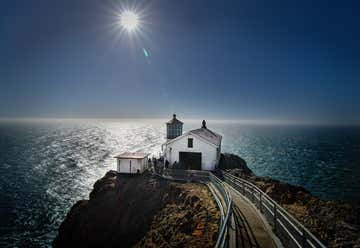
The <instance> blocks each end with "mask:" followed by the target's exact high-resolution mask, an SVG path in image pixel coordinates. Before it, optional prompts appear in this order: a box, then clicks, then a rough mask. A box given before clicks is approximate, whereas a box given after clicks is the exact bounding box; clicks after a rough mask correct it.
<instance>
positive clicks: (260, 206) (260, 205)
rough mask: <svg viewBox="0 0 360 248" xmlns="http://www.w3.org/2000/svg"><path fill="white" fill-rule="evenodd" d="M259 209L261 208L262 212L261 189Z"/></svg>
mask: <svg viewBox="0 0 360 248" xmlns="http://www.w3.org/2000/svg"><path fill="white" fill-rule="evenodd" d="M259 203H260V204H259V209H260V213H262V192H261V191H260V201H259Z"/></svg>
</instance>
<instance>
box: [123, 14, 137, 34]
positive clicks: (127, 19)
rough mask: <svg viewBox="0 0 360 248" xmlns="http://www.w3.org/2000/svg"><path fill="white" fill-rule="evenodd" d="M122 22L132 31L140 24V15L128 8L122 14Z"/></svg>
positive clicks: (125, 27) (124, 26)
mask: <svg viewBox="0 0 360 248" xmlns="http://www.w3.org/2000/svg"><path fill="white" fill-rule="evenodd" d="M120 24H121V26H122V27H123V28H124V29H126V30H127V31H129V32H131V31H133V30H135V29H136V27H137V26H138V25H139V17H138V15H137V14H136V13H134V12H132V11H129V10H126V11H124V12H123V13H122V14H121V16H120Z"/></svg>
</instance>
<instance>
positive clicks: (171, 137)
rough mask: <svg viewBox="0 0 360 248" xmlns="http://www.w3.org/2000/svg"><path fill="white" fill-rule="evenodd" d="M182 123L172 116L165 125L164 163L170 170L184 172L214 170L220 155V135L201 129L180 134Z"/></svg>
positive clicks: (204, 126) (204, 127) (203, 127)
mask: <svg viewBox="0 0 360 248" xmlns="http://www.w3.org/2000/svg"><path fill="white" fill-rule="evenodd" d="M182 127H183V123H182V122H181V121H179V120H178V119H177V118H176V115H175V114H174V115H173V118H172V119H171V120H170V121H168V122H167V123H166V138H167V142H166V143H165V144H163V146H162V152H163V155H164V159H165V161H168V163H169V167H170V168H176V169H186V170H209V171H211V170H215V168H216V167H217V165H218V163H219V160H220V154H221V140H222V137H221V135H220V134H217V133H215V132H214V131H211V130H210V129H208V128H207V126H206V122H205V120H204V121H203V122H202V126H201V128H198V129H195V130H191V131H189V132H186V133H184V134H182Z"/></svg>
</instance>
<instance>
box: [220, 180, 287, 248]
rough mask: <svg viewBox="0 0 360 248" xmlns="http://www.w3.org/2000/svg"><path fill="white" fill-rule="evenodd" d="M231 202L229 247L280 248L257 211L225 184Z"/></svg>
mask: <svg viewBox="0 0 360 248" xmlns="http://www.w3.org/2000/svg"><path fill="white" fill-rule="evenodd" d="M224 184H225V185H226V186H227V188H228V190H229V192H230V194H231V196H232V200H233V209H232V210H233V216H232V218H231V227H230V240H229V241H230V242H229V245H230V247H266V248H267V247H269V248H272V247H279V246H280V247H281V245H280V244H279V243H278V241H277V242H276V241H275V239H276V238H275V236H274V234H273V233H272V230H271V227H270V226H269V225H268V224H266V223H265V222H264V219H263V217H262V216H261V215H260V213H259V212H258V211H257V209H256V208H255V207H254V206H252V205H251V203H250V202H248V201H247V200H246V199H245V198H244V197H243V196H242V195H241V194H240V193H239V192H237V191H236V190H235V189H234V188H233V187H231V186H230V185H229V184H227V183H225V182H224Z"/></svg>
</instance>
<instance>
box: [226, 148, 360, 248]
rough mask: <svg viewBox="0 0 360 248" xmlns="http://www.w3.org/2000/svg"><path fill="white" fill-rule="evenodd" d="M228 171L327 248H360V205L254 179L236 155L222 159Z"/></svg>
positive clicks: (269, 179)
mask: <svg viewBox="0 0 360 248" xmlns="http://www.w3.org/2000/svg"><path fill="white" fill-rule="evenodd" d="M224 158H226V159H227V160H230V161H226V163H227V164H236V163H238V166H237V168H234V166H233V167H232V168H233V169H230V170H228V172H230V173H231V174H233V175H234V176H238V177H242V178H245V179H247V180H249V181H250V182H252V183H254V184H255V185H257V186H258V187H259V188H260V189H261V190H262V191H264V192H265V193H266V194H267V195H269V196H270V197H271V198H272V199H274V200H275V201H276V202H278V203H279V204H280V205H282V206H283V207H284V208H285V209H286V210H287V211H288V212H289V213H291V214H292V215H293V216H294V217H296V218H297V219H298V220H299V221H300V222H301V223H303V224H304V226H305V227H307V228H308V229H309V230H310V231H311V232H312V233H313V234H315V235H316V236H317V237H318V238H320V239H321V240H322V241H323V242H324V243H325V244H326V245H327V246H329V247H360V205H359V204H350V203H345V202H342V201H325V200H321V199H319V198H317V197H315V196H313V195H312V194H311V193H310V192H309V191H308V190H306V189H305V188H303V187H301V186H296V185H291V184H288V183H284V182H280V181H278V180H274V179H271V178H268V177H259V176H256V175H255V174H254V173H253V172H252V171H251V170H250V169H249V168H248V167H247V165H246V163H245V164H244V162H245V161H243V159H241V158H240V157H238V156H236V155H232V156H224Z"/></svg>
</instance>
